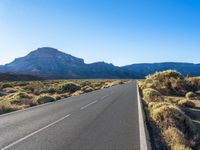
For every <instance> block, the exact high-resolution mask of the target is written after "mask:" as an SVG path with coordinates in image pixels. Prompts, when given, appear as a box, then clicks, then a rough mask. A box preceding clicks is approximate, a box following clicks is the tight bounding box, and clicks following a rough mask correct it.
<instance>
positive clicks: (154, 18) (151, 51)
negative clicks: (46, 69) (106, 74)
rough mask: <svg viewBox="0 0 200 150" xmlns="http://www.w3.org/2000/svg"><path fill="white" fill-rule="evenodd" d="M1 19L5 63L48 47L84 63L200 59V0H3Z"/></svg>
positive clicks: (131, 62)
mask: <svg viewBox="0 0 200 150" xmlns="http://www.w3.org/2000/svg"><path fill="white" fill-rule="evenodd" d="M0 18H1V22H0V32H1V36H0V43H1V44H0V51H1V59H0V64H1V65H4V64H7V63H9V62H11V61H13V60H14V59H15V58H18V57H22V56H25V55H27V54H28V53H29V52H30V51H32V50H35V49H37V48H38V47H44V46H48V47H55V48H56V49H58V50H60V51H62V52H65V53H67V54H71V55H73V56H76V57H80V58H83V59H84V60H85V63H93V62H97V61H104V62H107V63H112V64H114V65H116V66H124V65H130V64H138V63H159V62H189V63H195V64H197V63H199V54H200V51H199V50H200V43H199V39H200V30H199V26H200V2H199V1H197V0H191V1H189V0H186V1H182V0H176V1H173V0H169V1H165V0H164V1H162V2H161V1H158V0H153V1H151V2H149V1H147V0H146V1H145V0H144V1H138V0H135V1H129V0H126V1H114V0H109V1H101V0H96V1H95V2H94V1H91V0H86V1H84V2H83V1H81V0H76V1H71V0H67V1H62V0H58V1H53V0H49V1H48V3H47V2H46V1H45V0H34V1H26V0H15V1H12V0H2V1H0Z"/></svg>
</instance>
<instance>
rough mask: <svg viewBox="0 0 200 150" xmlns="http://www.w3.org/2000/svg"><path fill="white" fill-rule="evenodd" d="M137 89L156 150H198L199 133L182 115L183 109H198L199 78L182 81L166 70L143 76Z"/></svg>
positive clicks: (184, 111)
mask: <svg viewBox="0 0 200 150" xmlns="http://www.w3.org/2000/svg"><path fill="white" fill-rule="evenodd" d="M138 85H139V88H140V91H141V95H142V97H143V100H144V103H145V104H146V105H145V107H146V110H147V115H148V117H149V119H148V120H149V124H150V126H151V128H152V132H153V133H152V136H153V138H154V139H155V140H153V141H155V142H157V143H156V145H157V147H156V148H157V149H169V150H192V149H200V148H199V147H198V141H199V133H198V132H197V129H196V126H195V125H194V123H193V121H192V119H191V118H190V117H189V116H188V115H187V114H186V112H187V111H186V110H187V109H189V108H197V107H198V101H199V100H198V99H199V94H200V93H198V91H199V90H200V78H197V77H195V78H194V77H183V76H182V75H181V74H180V73H179V72H177V71H175V70H167V71H163V72H156V73H155V74H152V75H149V76H147V77H146V79H145V80H140V81H139V82H138ZM156 128H157V129H156ZM158 131H161V132H158ZM158 137H161V139H158Z"/></svg>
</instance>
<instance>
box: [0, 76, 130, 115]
mask: <svg viewBox="0 0 200 150" xmlns="http://www.w3.org/2000/svg"><path fill="white" fill-rule="evenodd" d="M126 82H127V80H47V81H45V80H42V81H13V82H0V114H3V113H8V112H11V111H15V110H19V109H24V108H27V107H32V106H35V105H39V104H43V103H48V102H53V101H57V100H60V99H65V98H68V97H70V96H79V95H81V94H83V93H88V92H92V91H94V90H100V89H103V88H107V87H111V86H114V85H117V84H123V83H126Z"/></svg>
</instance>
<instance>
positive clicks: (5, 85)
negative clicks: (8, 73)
mask: <svg viewBox="0 0 200 150" xmlns="http://www.w3.org/2000/svg"><path fill="white" fill-rule="evenodd" d="M11 87H13V86H12V84H10V83H3V84H2V85H1V89H4V88H11Z"/></svg>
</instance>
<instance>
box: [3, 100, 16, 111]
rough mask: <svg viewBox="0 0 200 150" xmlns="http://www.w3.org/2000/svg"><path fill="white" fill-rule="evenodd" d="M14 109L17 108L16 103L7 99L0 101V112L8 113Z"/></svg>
mask: <svg viewBox="0 0 200 150" xmlns="http://www.w3.org/2000/svg"><path fill="white" fill-rule="evenodd" d="M15 110H18V107H17V106H16V105H12V104H11V103H10V102H9V101H8V100H2V101H0V114H3V113H8V112H11V111H15Z"/></svg>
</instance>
